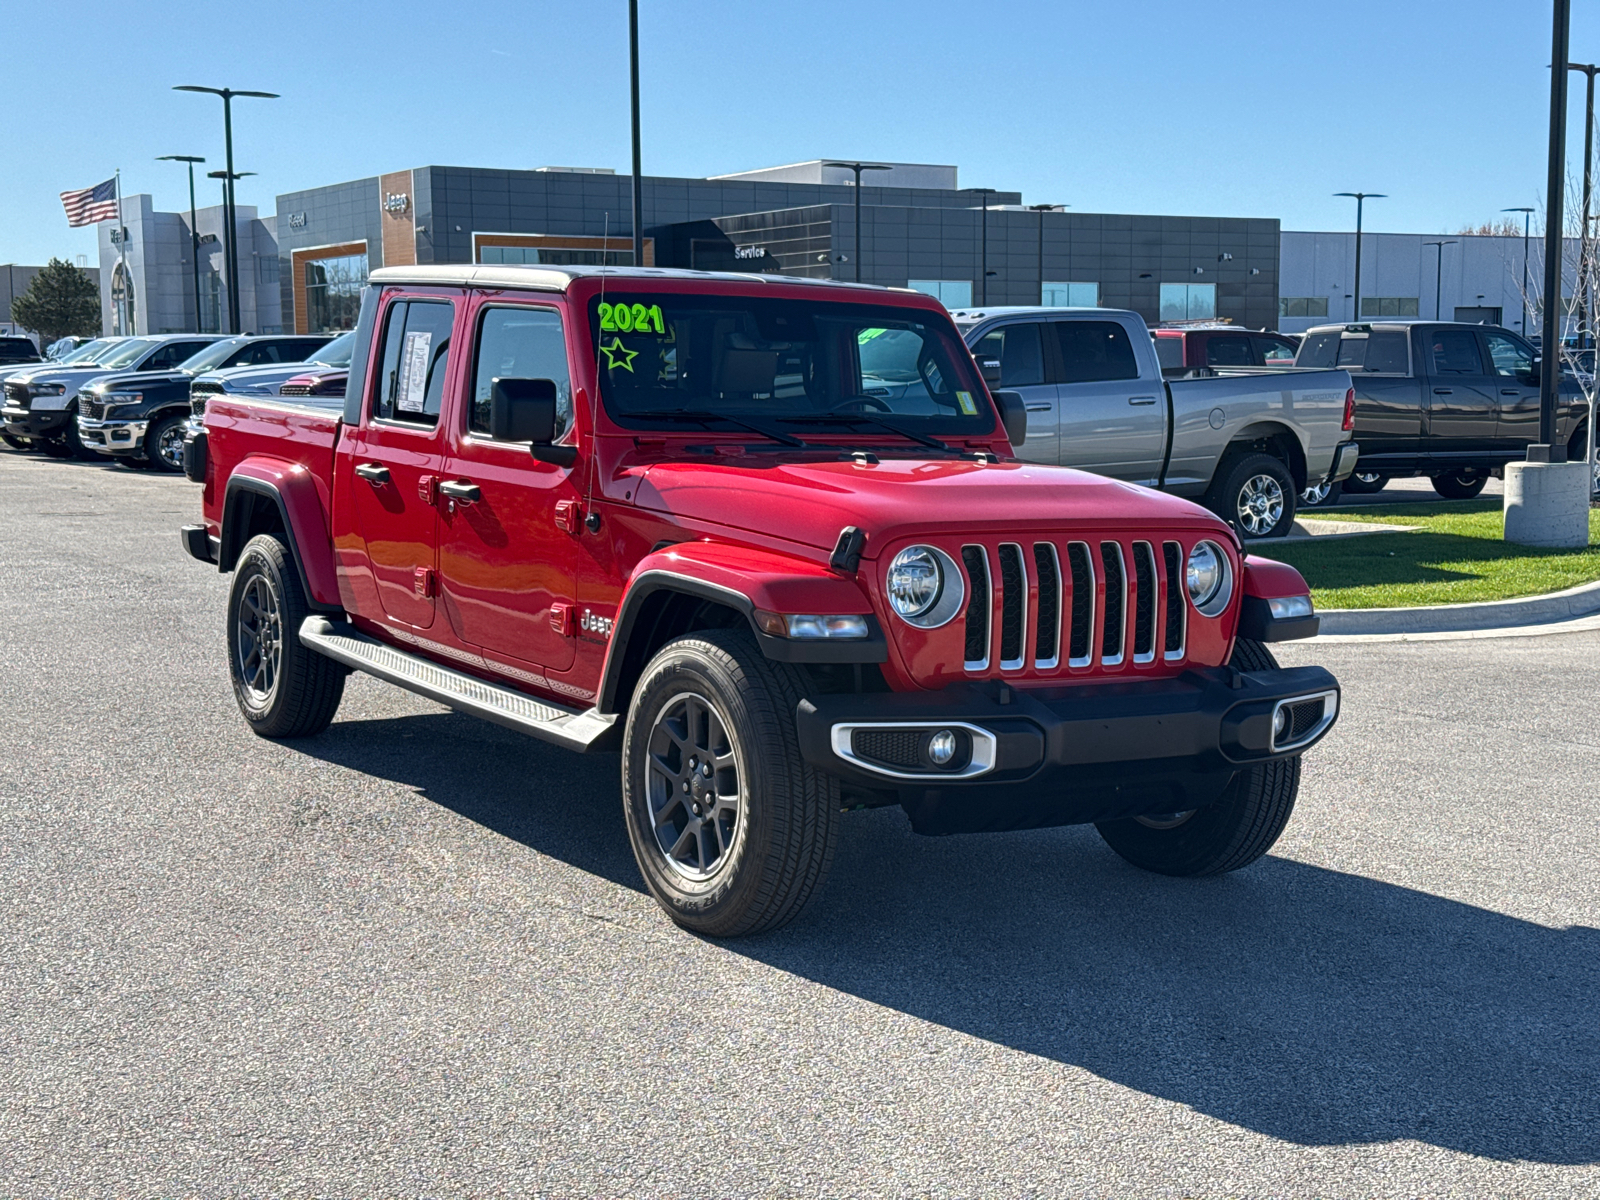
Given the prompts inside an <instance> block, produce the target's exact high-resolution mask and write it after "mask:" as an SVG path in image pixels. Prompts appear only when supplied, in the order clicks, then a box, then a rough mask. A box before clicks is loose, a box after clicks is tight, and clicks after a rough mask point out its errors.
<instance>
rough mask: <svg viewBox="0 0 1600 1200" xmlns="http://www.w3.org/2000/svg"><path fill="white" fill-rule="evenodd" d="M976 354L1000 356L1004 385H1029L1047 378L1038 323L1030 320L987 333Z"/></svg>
mask: <svg viewBox="0 0 1600 1200" xmlns="http://www.w3.org/2000/svg"><path fill="white" fill-rule="evenodd" d="M973 357H974V358H976V359H978V360H979V361H980V362H981V361H983V360H984V359H999V360H1000V386H1001V387H1008V388H1010V387H1028V386H1029V385H1030V384H1035V383H1043V382H1044V350H1043V348H1042V346H1041V344H1040V341H1039V325H1038V323H1037V322H1031V321H1030V322H1028V323H1026V324H1020V325H1002V326H1001V327H1000V328H999V329H992V330H990V331H989V332H988V333H986V334H984V335H983V337H982V338H981V339H980V340H979V342H978V344H977V346H976V347H974V348H973Z"/></svg>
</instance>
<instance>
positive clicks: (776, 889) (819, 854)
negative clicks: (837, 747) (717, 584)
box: [622, 629, 839, 937]
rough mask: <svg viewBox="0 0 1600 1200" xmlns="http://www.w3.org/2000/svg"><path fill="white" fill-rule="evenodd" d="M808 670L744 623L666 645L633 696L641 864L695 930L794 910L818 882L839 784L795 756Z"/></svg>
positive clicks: (628, 774) (625, 789) (833, 829)
mask: <svg viewBox="0 0 1600 1200" xmlns="http://www.w3.org/2000/svg"><path fill="white" fill-rule="evenodd" d="M803 697H804V691H803V680H802V678H801V676H800V674H799V672H798V671H797V670H796V669H795V668H794V667H792V666H790V665H788V664H787V663H778V662H772V661H770V660H769V659H767V658H766V657H765V656H764V655H763V654H762V653H761V651H760V649H759V648H758V647H757V646H756V644H755V640H754V638H753V637H752V636H751V635H750V633H749V632H748V631H746V630H742V629H741V630H735V629H708V630H703V631H701V632H698V633H692V634H687V635H685V636H684V637H680V638H677V639H675V640H674V641H670V642H668V643H667V644H666V645H665V646H663V647H662V648H661V649H660V650H659V651H658V652H657V653H656V655H655V657H654V658H653V659H651V660H650V662H649V664H648V665H647V666H646V667H645V669H644V673H643V674H642V675H641V677H640V679H639V683H638V686H637V687H636V688H635V689H634V693H633V698H632V700H631V702H630V703H629V706H628V716H627V723H626V725H625V727H624V731H623V743H622V803H623V815H624V817H625V818H626V821H627V826H628V840H629V841H630V842H631V843H632V846H633V855H634V859H635V861H637V862H638V864H639V873H640V874H641V875H642V876H643V877H644V882H645V885H646V886H647V887H648V888H649V889H650V893H651V895H653V896H654V897H655V898H656V901H657V903H659V904H660V905H661V907H662V908H663V909H665V910H666V912H667V914H668V915H669V916H670V917H671V918H672V919H673V920H674V921H676V922H677V923H678V924H679V925H682V926H683V927H684V928H686V929H692V930H694V931H695V932H697V933H703V934H708V935H711V936H713V937H736V936H739V935H741V934H747V933H760V932H762V931H764V930H768V929H775V928H777V927H778V926H780V925H783V924H785V923H786V922H788V921H790V920H792V919H793V918H794V917H795V916H796V915H798V914H799V912H800V910H801V909H802V908H804V907H805V905H806V902H807V901H808V900H809V899H810V898H811V896H812V894H813V893H814V892H815V891H816V889H817V888H818V887H819V886H820V885H821V883H822V880H823V879H824V878H825V877H826V875H827V871H828V867H829V865H830V863H831V862H832V859H833V848H834V844H835V842H836V841H837V840H838V831H839V785H838V782H837V781H836V780H835V779H833V778H832V777H831V776H829V775H825V774H823V773H821V772H819V771H816V770H815V769H813V768H812V767H810V766H809V765H807V763H806V762H805V760H804V759H803V758H802V757H801V755H800V743H799V737H798V734H797V733H796V730H795V720H794V713H795V709H796V708H797V707H798V706H799V704H800V701H801V699H802V698H803Z"/></svg>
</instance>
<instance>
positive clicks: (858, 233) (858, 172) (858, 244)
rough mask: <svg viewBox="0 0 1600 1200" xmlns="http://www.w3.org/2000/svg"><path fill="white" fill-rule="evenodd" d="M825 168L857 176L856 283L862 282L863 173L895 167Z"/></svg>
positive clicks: (851, 164) (844, 164) (856, 164)
mask: <svg viewBox="0 0 1600 1200" xmlns="http://www.w3.org/2000/svg"><path fill="white" fill-rule="evenodd" d="M822 165H823V166H825V167H843V168H845V170H847V171H854V172H855V174H856V282H857V283H860V282H861V172H863V171H892V170H894V168H893V167H889V166H885V165H884V164H883V163H862V162H830V163H823V164H822Z"/></svg>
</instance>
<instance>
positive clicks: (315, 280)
mask: <svg viewBox="0 0 1600 1200" xmlns="http://www.w3.org/2000/svg"><path fill="white" fill-rule="evenodd" d="M366 282H367V256H366V255H365V254H351V255H349V256H347V257H345V258H318V259H313V260H311V261H310V262H308V263H306V332H308V333H336V332H339V331H341V330H345V329H354V328H355V327H356V317H357V316H359V315H360V312H361V289H362V288H363V287H365V286H366Z"/></svg>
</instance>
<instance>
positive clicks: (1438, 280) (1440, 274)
mask: <svg viewBox="0 0 1600 1200" xmlns="http://www.w3.org/2000/svg"><path fill="white" fill-rule="evenodd" d="M1422 244H1423V245H1424V246H1435V247H1437V248H1438V249H1437V251H1436V253H1435V257H1434V261H1433V319H1434V320H1435V321H1437V320H1438V319H1439V291H1440V288H1441V286H1442V285H1443V283H1444V248H1445V247H1446V246H1454V245H1455V244H1456V243H1455V239H1454V238H1451V239H1450V240H1449V241H1448V242H1423V243H1422Z"/></svg>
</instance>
